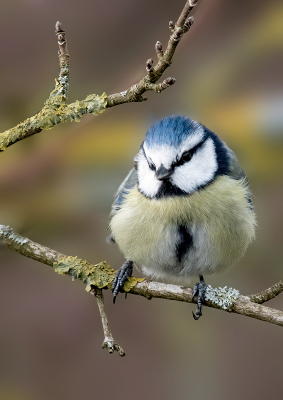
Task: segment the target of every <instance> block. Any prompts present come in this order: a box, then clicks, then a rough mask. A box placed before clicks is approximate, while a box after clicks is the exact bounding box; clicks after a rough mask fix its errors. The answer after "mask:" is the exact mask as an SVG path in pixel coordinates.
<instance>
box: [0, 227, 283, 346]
mask: <svg viewBox="0 0 283 400" xmlns="http://www.w3.org/2000/svg"><path fill="white" fill-rule="evenodd" d="M0 240H2V241H3V243H5V244H6V246H8V247H9V248H10V249H12V250H15V251H17V252H18V253H20V254H22V255H23V256H26V257H29V258H32V259H34V260H37V261H39V262H42V263H44V264H47V265H50V266H53V267H54V268H55V271H57V272H59V273H60V274H68V275H71V276H72V277H73V278H78V279H81V280H83V281H84V282H85V283H87V289H86V290H88V291H90V292H92V293H93V290H94V286H97V287H99V289H102V288H105V289H106V288H110V287H111V284H112V281H113V279H114V276H115V271H113V270H112V269H111V268H109V267H108V266H105V264H103V263H100V264H98V265H95V266H93V265H91V264H88V263H87V262H86V261H81V260H79V259H77V258H73V257H66V256H65V255H62V254H61V253H58V252H56V251H55V250H51V249H49V248H47V247H44V246H42V245H40V244H37V243H34V242H32V241H31V240H29V239H27V238H24V237H22V236H20V235H17V234H15V233H14V232H13V230H12V229H11V228H9V227H7V226H4V225H0ZM279 283H280V282H279ZM88 287H89V288H88ZM124 290H125V291H127V292H129V293H131V294H136V295H140V296H143V297H146V298H147V299H151V298H153V297H156V298H161V299H167V300H177V301H185V302H187V303H195V301H194V300H193V299H192V289H190V288H185V287H181V286H176V285H168V284H164V283H159V282H150V281H147V280H143V281H142V282H140V281H139V280H138V279H137V278H130V280H129V281H128V282H126V284H125V286H124ZM267 290H269V289H267ZM99 301H100V304H102V303H101V301H102V300H101V299H100V300H99ZM205 306H207V307H213V308H217V309H220V310H222V311H227V312H231V313H235V314H241V315H245V316H247V317H251V318H255V319H259V320H261V321H265V322H269V323H272V324H276V325H279V326H283V312H282V311H280V310H276V309H273V308H270V307H265V306H262V305H260V304H257V303H255V302H253V301H252V299H251V297H249V296H241V295H239V294H237V291H236V290H235V289H226V288H223V289H212V288H211V287H210V286H208V289H207V293H206V301H205ZM99 307H100V305H99ZM103 310H104V309H103ZM102 312H104V311H102ZM105 332H106V334H105V336H106V337H110V336H111V337H112V335H110V336H109V333H108V332H107V330H106V331H105ZM107 335H108V336H107ZM111 340H112V339H111ZM113 340H114V339H113ZM106 342H107V340H106Z"/></svg>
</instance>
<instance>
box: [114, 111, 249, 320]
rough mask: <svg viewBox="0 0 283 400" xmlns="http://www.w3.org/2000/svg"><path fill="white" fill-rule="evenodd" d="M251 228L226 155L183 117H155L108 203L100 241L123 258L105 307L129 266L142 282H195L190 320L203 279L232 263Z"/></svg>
mask: <svg viewBox="0 0 283 400" xmlns="http://www.w3.org/2000/svg"><path fill="white" fill-rule="evenodd" d="M255 227H256V216H255V212H254V208H253V203H252V195H251V189H250V185H249V181H248V179H247V176H246V174H245V172H244V171H243V169H242V168H241V167H240V165H239V162H238V160H237V158H236V156H235V154H234V152H233V151H232V150H231V149H230V148H229V147H228V146H227V145H226V144H225V142H223V141H222V140H221V139H220V138H219V137H218V136H217V135H216V134H215V133H214V132H212V131H211V130H209V129H208V128H206V127H205V126H204V125H203V124H201V123H199V122H196V121H194V120H193V119H191V118H189V117H187V116H183V115H173V116H169V117H165V118H163V119H161V120H160V121H158V122H156V123H155V124H154V125H153V126H152V127H151V128H150V129H149V130H148V131H147V133H146V136H145V139H144V141H143V142H142V144H141V146H140V149H139V152H138V154H137V155H136V156H135V158H134V168H133V169H132V170H131V171H130V172H129V174H128V175H127V177H126V178H125V180H124V181H123V182H122V184H121V185H120V187H119V189H118V191H117V193H116V195H115V199H114V203H113V205H112V210H111V213H110V223H109V229H110V235H109V236H108V238H107V242H108V243H116V244H117V245H118V247H119V248H120V250H121V251H122V253H123V254H124V256H125V259H126V261H125V262H124V264H123V265H122V267H121V268H120V269H119V270H118V272H117V274H116V277H115V279H114V282H113V285H112V292H113V302H114V303H115V299H116V297H117V295H118V293H119V292H123V286H124V284H125V282H126V280H127V278H128V277H130V276H131V275H132V272H133V266H134V265H135V266H136V267H137V269H138V270H139V271H140V272H141V273H142V274H143V275H144V276H145V277H146V278H148V279H154V280H157V281H160V282H165V283H170V284H178V285H182V286H188V285H189V284H190V282H191V281H192V279H193V278H194V277H197V276H199V282H197V283H196V284H195V285H194V288H193V298H194V297H195V296H197V311H196V315H195V314H194V313H193V317H194V318H195V319H196V320H198V319H199V318H200V316H201V315H202V305H203V303H204V298H205V297H204V296H205V291H206V288H207V285H206V283H205V281H204V278H203V276H204V275H211V274H214V273H220V272H222V271H224V270H226V269H227V268H229V267H231V266H232V265H234V264H235V263H236V262H237V261H239V260H240V259H241V258H242V256H243V255H244V253H245V251H246V249H247V247H248V245H249V244H250V243H251V242H252V241H253V240H254V238H255Z"/></svg>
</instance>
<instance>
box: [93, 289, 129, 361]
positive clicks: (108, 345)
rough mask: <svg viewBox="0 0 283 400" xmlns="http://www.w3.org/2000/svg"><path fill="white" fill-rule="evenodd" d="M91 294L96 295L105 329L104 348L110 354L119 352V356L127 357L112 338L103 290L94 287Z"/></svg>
mask: <svg viewBox="0 0 283 400" xmlns="http://www.w3.org/2000/svg"><path fill="white" fill-rule="evenodd" d="M90 293H91V294H94V296H95V298H96V301H97V305H98V309H99V312H100V317H101V321H102V327H103V332H104V341H103V343H102V348H103V349H107V350H108V353H110V354H111V353H114V351H117V352H118V354H119V356H121V357H124V356H125V355H126V353H125V352H124V350H123V349H122V347H121V346H120V345H119V344H118V343H117V342H115V340H114V338H113V336H112V333H111V331H110V328H109V323H108V319H107V316H106V312H105V307H104V298H103V293H102V290H101V289H98V288H97V287H94V288H93V289H92V290H91V291H90Z"/></svg>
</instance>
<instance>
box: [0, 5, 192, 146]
mask: <svg viewBox="0 0 283 400" xmlns="http://www.w3.org/2000/svg"><path fill="white" fill-rule="evenodd" d="M195 5H196V1H195V0H188V1H187V3H186V5H185V7H184V9H183V10H182V12H181V15H180V17H179V19H178V21H177V23H176V25H174V24H173V22H172V21H171V22H170V23H169V28H170V29H171V35H170V38H169V42H168V45H167V48H166V50H165V52H164V53H163V50H162V45H161V43H160V42H157V43H156V45H155V50H156V54H157V58H158V62H157V64H156V65H155V66H153V60H152V59H149V60H148V61H147V62H146V71H147V75H146V76H144V77H143V78H142V79H141V80H140V81H139V82H138V83H136V84H135V85H132V86H131V87H130V88H128V89H127V90H125V91H123V92H121V93H115V94H111V95H109V96H106V94H105V93H103V94H102V95H101V96H98V95H95V94H91V95H88V96H87V97H86V99H84V100H81V101H78V100H77V101H75V102H74V103H71V104H69V105H67V104H66V99H67V91H68V87H69V54H68V50H67V42H66V39H65V31H64V30H63V28H62V24H61V23H60V22H59V21H58V22H57V23H56V26H55V33H56V35H57V37H58V44H59V64H60V73H59V78H58V80H55V82H56V84H55V89H54V90H53V91H52V92H51V94H50V96H49V98H48V99H47V101H46V102H45V104H44V106H43V108H42V110H41V111H40V112H39V113H37V114H36V115H34V116H33V117H31V118H28V119H27V120H25V121H24V122H21V123H20V124H18V125H17V126H16V127H14V128H11V129H9V130H7V131H5V132H3V133H0V152H1V151H4V150H5V149H6V148H7V147H9V146H11V145H12V144H14V143H17V142H19V141H20V140H23V139H25V138H28V137H30V136H32V135H34V134H36V133H39V132H41V131H42V130H47V129H52V128H53V127H54V126H55V125H58V124H59V123H61V122H72V121H76V122H79V121H80V119H81V117H82V116H83V115H84V114H88V113H90V114H94V115H98V114H100V113H102V112H103V111H104V110H105V109H106V108H110V107H113V106H117V105H119V104H124V103H131V102H141V101H144V100H146V98H144V97H143V96H142V95H143V94H144V93H145V92H147V91H149V90H153V91H155V92H156V93H160V92H162V91H163V90H165V89H166V88H168V87H169V86H171V85H173V84H174V83H175V81H176V80H175V78H171V77H169V78H166V79H164V80H163V81H162V82H161V83H157V81H158V80H159V79H160V78H161V76H162V74H163V73H164V71H165V70H166V69H167V68H168V67H169V66H170V65H171V64H172V59H173V55H174V53H175V50H176V47H177V45H178V43H179V42H180V40H181V38H182V37H183V35H184V34H185V33H186V32H187V31H188V30H189V29H190V27H191V25H192V23H193V20H194V19H193V17H189V14H190V12H191V10H192V9H193V7H194V6H195Z"/></svg>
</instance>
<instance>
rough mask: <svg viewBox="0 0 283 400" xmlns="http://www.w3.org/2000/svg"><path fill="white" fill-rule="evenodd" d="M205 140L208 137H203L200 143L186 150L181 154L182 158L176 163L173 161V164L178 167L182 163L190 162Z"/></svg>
mask: <svg viewBox="0 0 283 400" xmlns="http://www.w3.org/2000/svg"><path fill="white" fill-rule="evenodd" d="M205 141H206V138H205V139H203V140H202V141H201V142H199V143H198V144H196V145H195V147H193V148H192V149H190V150H188V151H184V153H183V154H182V155H181V158H180V159H178V160H176V161H175V163H173V166H174V167H178V166H180V165H183V164H185V163H186V162H189V161H190V160H191V159H192V157H193V155H194V154H195V153H196V152H197V150H198V149H199V148H200V147H201V146H202V145H203V144H204V142H205Z"/></svg>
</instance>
